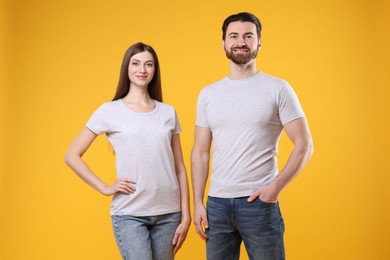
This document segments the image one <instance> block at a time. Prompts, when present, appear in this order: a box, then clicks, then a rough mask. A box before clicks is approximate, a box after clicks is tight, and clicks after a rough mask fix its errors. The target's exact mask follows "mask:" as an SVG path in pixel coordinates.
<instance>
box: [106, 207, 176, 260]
mask: <svg viewBox="0 0 390 260" xmlns="http://www.w3.org/2000/svg"><path fill="white" fill-rule="evenodd" d="M111 218H112V226H113V229H114V233H115V239H116V242H117V245H118V247H119V250H120V252H121V255H122V257H123V259H124V260H140V259H142V260H172V259H174V256H173V245H172V240H173V237H174V235H175V232H176V228H177V226H178V225H179V224H180V218H181V214H180V212H178V213H172V214H165V215H159V216H148V217H134V216H127V215H123V216H122V215H113V216H111Z"/></svg>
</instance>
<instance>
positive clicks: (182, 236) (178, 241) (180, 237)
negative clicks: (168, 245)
mask: <svg viewBox="0 0 390 260" xmlns="http://www.w3.org/2000/svg"><path fill="white" fill-rule="evenodd" d="M187 232H188V228H186V227H184V226H183V225H181V224H180V225H179V226H178V227H177V229H176V233H175V236H174V237H173V240H172V244H173V254H174V255H175V254H176V253H177V251H179V249H180V248H181V246H182V245H183V243H184V240H186V237H187Z"/></svg>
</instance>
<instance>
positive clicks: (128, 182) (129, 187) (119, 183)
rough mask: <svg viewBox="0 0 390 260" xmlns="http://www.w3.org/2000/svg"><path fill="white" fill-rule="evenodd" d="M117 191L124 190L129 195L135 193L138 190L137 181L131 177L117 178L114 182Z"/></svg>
mask: <svg viewBox="0 0 390 260" xmlns="http://www.w3.org/2000/svg"><path fill="white" fill-rule="evenodd" d="M113 185H114V186H115V190H116V191H117V192H122V193H125V194H127V195H130V194H133V193H134V192H135V191H136V188H135V186H134V185H135V181H133V180H132V179H129V178H123V179H117V180H116V181H115V183H114V184H113Z"/></svg>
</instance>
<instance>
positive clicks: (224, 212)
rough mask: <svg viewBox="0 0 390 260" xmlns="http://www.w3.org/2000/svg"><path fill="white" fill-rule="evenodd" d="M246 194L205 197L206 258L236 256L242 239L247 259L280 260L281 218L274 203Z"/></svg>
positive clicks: (234, 258)
mask: <svg viewBox="0 0 390 260" xmlns="http://www.w3.org/2000/svg"><path fill="white" fill-rule="evenodd" d="M247 199H248V197H243V198H231V199H224V198H215V197H210V196H209V197H208V200H207V206H206V208H207V217H208V222H209V228H208V229H207V230H206V233H207V235H208V237H209V239H208V240H207V243H206V249H207V250H206V251H207V259H208V260H229V259H231V260H238V259H239V256H240V245H241V242H242V241H244V245H245V248H246V251H247V253H248V256H249V259H251V260H282V259H285V254H284V243H283V234H284V222H283V218H282V215H281V213H280V209H279V205H278V203H265V202H262V201H261V200H259V199H257V200H255V201H253V202H251V203H249V202H247Z"/></svg>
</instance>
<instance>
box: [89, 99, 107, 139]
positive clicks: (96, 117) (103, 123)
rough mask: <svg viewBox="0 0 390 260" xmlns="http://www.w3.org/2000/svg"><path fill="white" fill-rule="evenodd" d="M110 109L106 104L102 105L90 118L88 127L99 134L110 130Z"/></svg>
mask: <svg viewBox="0 0 390 260" xmlns="http://www.w3.org/2000/svg"><path fill="white" fill-rule="evenodd" d="M107 116H108V111H107V108H106V105H105V104H103V105H101V106H100V107H99V108H98V109H97V110H96V111H95V112H94V113H93V114H92V116H91V117H90V118H89V120H88V121H87V123H86V125H85V126H86V127H87V128H88V129H89V130H91V131H92V132H94V133H95V134H97V135H101V134H103V133H106V132H108V123H107Z"/></svg>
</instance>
